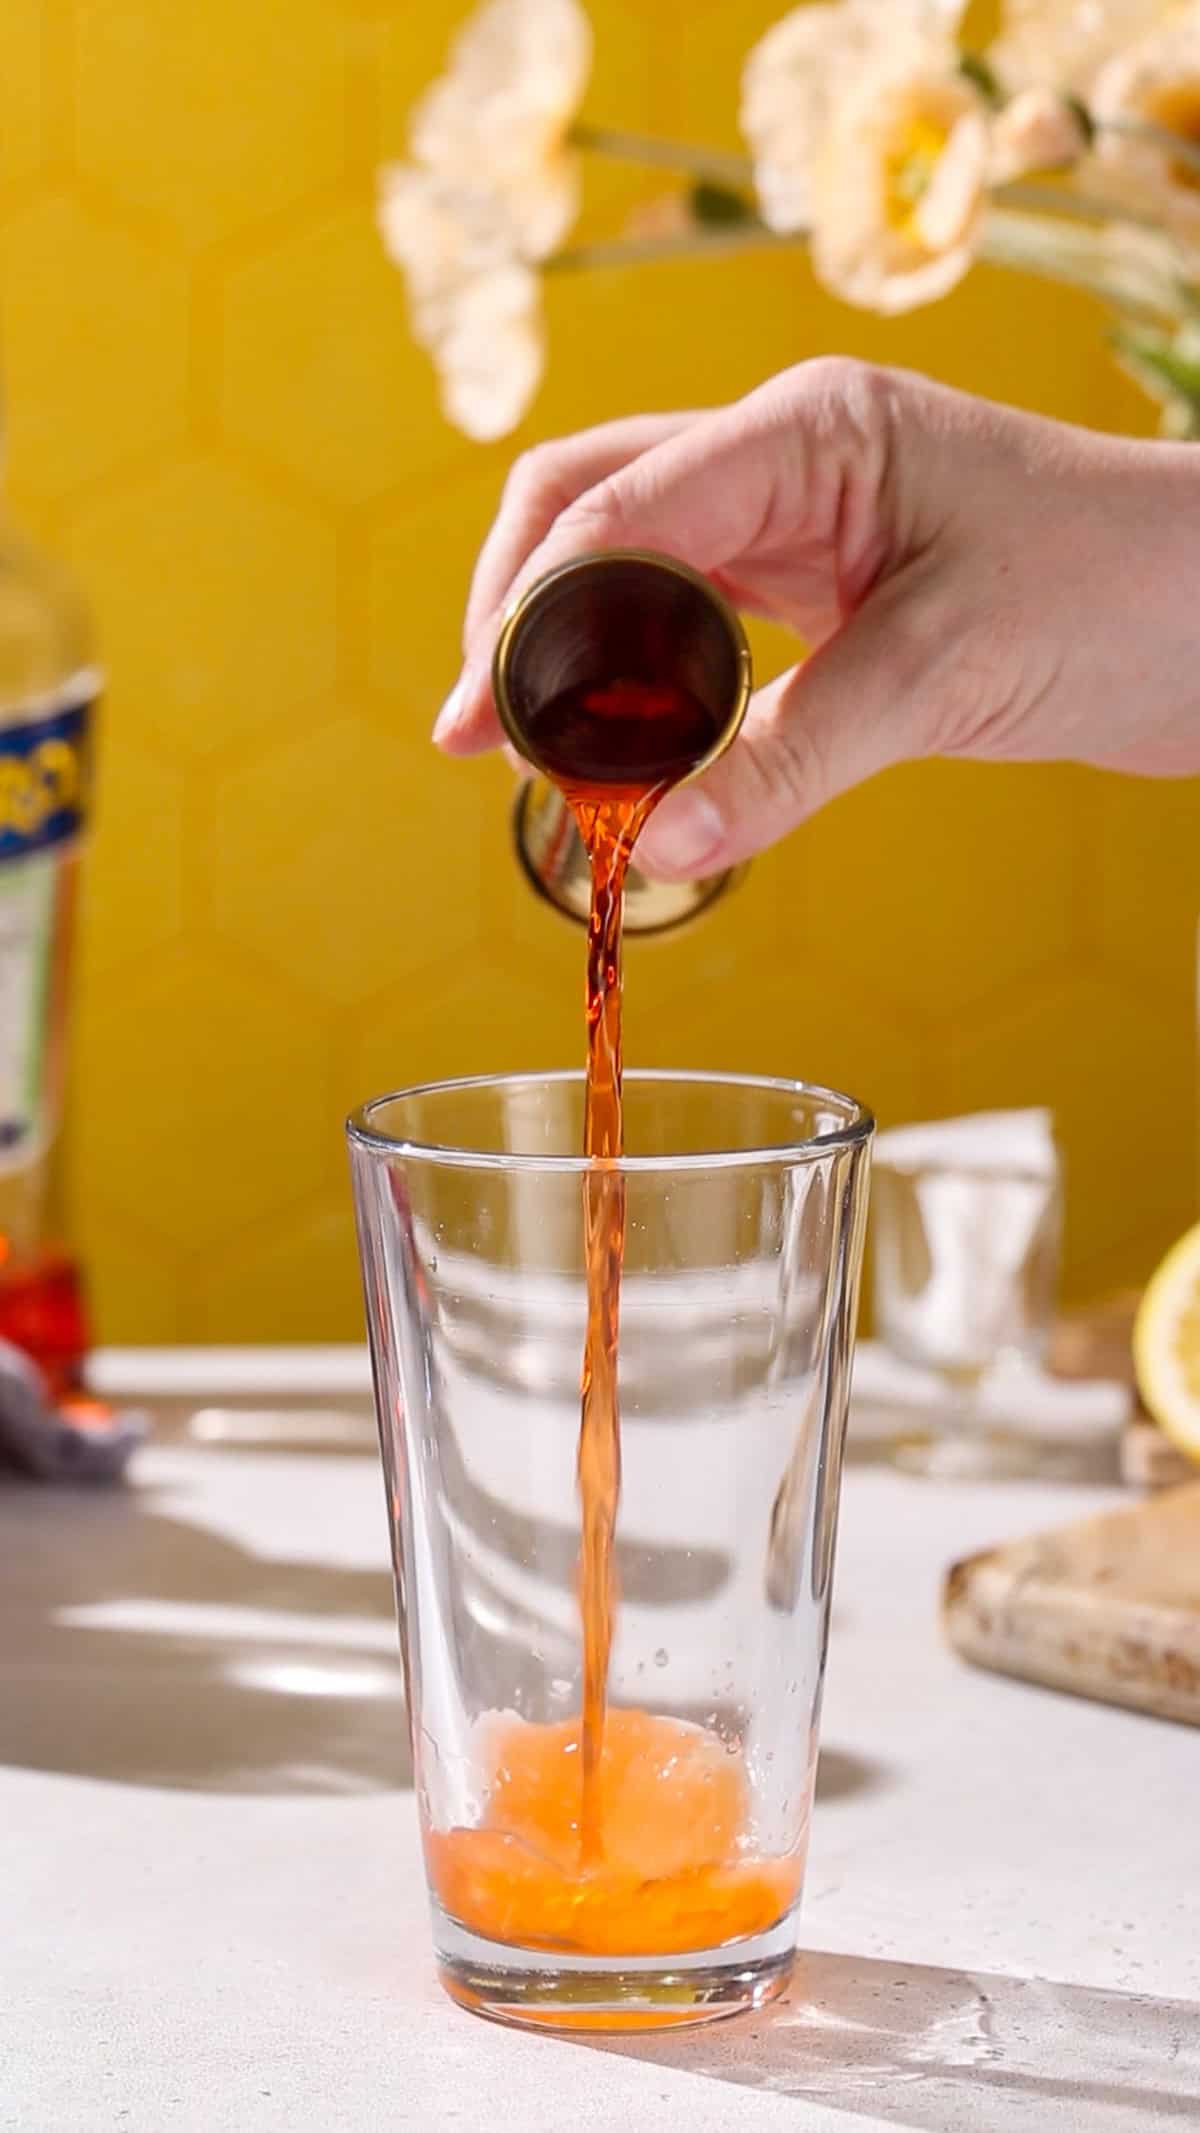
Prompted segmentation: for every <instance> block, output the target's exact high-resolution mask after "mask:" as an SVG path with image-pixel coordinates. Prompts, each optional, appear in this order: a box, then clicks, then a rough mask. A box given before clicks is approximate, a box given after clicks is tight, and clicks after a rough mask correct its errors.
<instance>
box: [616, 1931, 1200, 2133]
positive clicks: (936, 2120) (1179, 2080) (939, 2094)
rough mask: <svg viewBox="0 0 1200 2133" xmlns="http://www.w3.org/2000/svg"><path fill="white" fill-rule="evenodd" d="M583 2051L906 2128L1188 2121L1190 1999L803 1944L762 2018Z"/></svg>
mask: <svg viewBox="0 0 1200 2133" xmlns="http://www.w3.org/2000/svg"><path fill="white" fill-rule="evenodd" d="M583 2041H584V2040H582V2039H581V2040H580V2042H581V2043H583ZM585 2048H587V2049H592V2050H604V2051H610V2052H618V2053H620V2054H621V2055H622V2056H623V2057H625V2058H634V2059H640V2060H643V2061H645V2062H647V2063H649V2064H651V2065H655V2066H671V2067H679V2068H681V2069H683V2068H686V2070H687V2071H688V2072H689V2073H692V2074H701V2075H707V2076H708V2077H709V2078H710V2079H712V2080H714V2081H723V2082H729V2083H731V2084H733V2085H734V2086H736V2087H739V2088H750V2089H757V2090H760V2091H762V2092H763V2093H765V2094H769V2095H775V2096H787V2097H795V2098H797V2099H799V2098H805V2099H807V2100H809V2101H812V2102H818V2101H819V2102H820V2103H822V2104H823V2105H824V2106H825V2109H826V2110H827V2111H828V2110H838V2109H841V2110H845V2111H847V2112H858V2113H861V2114H863V2115H864V2116H867V2117H873V2118H874V2119H875V2120H876V2121H878V2122H879V2123H880V2124H881V2125H885V2126H895V2127H898V2128H908V2129H911V2133H962V2129H963V2128H964V2127H966V2126H968V2125H971V2126H984V2125H986V2127H987V2129H988V2133H1050V2129H1052V2128H1056V2127H1059V2126H1061V2127H1063V2129H1064V2133H1066V2129H1068V2128H1069V2129H1071V2133H1075V2129H1077V2128H1078V2129H1080V2133H1082V2129H1083V2128H1085V2127H1086V2128H1087V2133H1150V2129H1153V2128H1160V2127H1162V2128H1166V2127H1174V2126H1178V2127H1184V2126H1200V2009H1198V2008H1197V2007H1196V2006H1195V2005H1193V2004H1192V2003H1191V2002H1185V2001H1180V2000H1163V1999H1155V1998H1152V1997H1150V1996H1148V1995H1142V1994H1136V1993H1125V1992H1112V1991H1104V1990H1100V1989H1097V1988H1095V1987H1092V1986H1083V1985H1064V1984H1054V1983H1052V1982H1050V1981H1048V1980H1045V1979H1041V1978H1021V1977H1003V1976H993V1975H991V1974H985V1973H981V1972H978V1971H970V1972H968V1971H965V1970H950V1969H940V1968H937V1967H935V1966H933V1965H929V1964H922V1963H902V1962H890V1961H884V1960H881V1959H879V1958H877V1957H874V1956H855V1955H831V1954H823V1953H819V1952H816V1951H812V1952H806V1953H803V1954H802V1955H801V1956H800V1958H799V1960H798V1963H797V1968H796V1975H795V1979H794V1981H793V1984H792V1987H791V1990H790V1992H789V1993H788V1996H787V1997H786V1998H785V1999H784V2000H782V2001H781V2002H779V2003H778V2004H777V2005H776V2006H775V2007H773V2008H769V2009H765V2010H764V2011H763V2013H762V2014H760V2015H757V2016H753V2015H747V2016H742V2017H740V2018H738V2019H737V2020H735V2021H732V2022H729V2023H725V2024H720V2023H718V2024H714V2026H713V2027H712V2028H711V2029H707V2030H691V2031H689V2032H687V2033H686V2034H681V2033H679V2032H676V2033H675V2034H671V2033H667V2034H665V2035H662V2036H659V2037H653V2036H646V2035H639V2036H631V2037H620V2038H618V2037H611V2038H589V2039H587V2040H586V2047H585ZM1048 2069H1053V2070H1054V2071H1053V2072H1051V2071H1048Z"/></svg>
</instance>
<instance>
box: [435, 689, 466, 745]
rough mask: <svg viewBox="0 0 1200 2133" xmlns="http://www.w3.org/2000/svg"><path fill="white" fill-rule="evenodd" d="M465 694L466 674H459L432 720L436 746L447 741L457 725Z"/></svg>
mask: <svg viewBox="0 0 1200 2133" xmlns="http://www.w3.org/2000/svg"><path fill="white" fill-rule="evenodd" d="M465 696H466V676H465V675H461V676H460V677H459V679H458V680H457V681H456V682H455V684H454V687H453V688H452V689H451V691H450V694H449V696H448V697H447V698H446V701H445V703H444V704H443V705H442V708H441V710H440V711H439V712H438V715H437V718H436V719H435V720H434V726H433V739H434V745H435V746H436V747H438V748H440V747H441V746H442V745H443V743H444V742H445V741H448V740H449V738H450V735H451V734H452V733H453V731H454V729H455V727H456V726H457V724H458V722H459V719H460V718H461V717H462V708H463V700H464V698H465Z"/></svg>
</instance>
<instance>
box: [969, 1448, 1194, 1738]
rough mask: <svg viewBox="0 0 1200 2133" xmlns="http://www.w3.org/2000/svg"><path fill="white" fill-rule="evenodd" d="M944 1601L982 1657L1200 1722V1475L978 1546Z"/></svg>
mask: <svg viewBox="0 0 1200 2133" xmlns="http://www.w3.org/2000/svg"><path fill="white" fill-rule="evenodd" d="M942 1606H943V1619H944V1622H945V1627H946V1633H947V1635H948V1637H949V1639H950V1642H951V1644H952V1645H953V1647H954V1649H955V1651H956V1652H959V1653H961V1655H962V1657H963V1658H964V1659H969V1660H970V1661H971V1662H972V1663H973V1664H974V1665H976V1666H984V1667H990V1668H992V1669H993V1670H994V1671H995V1672H997V1673H1001V1674H1016V1675H1019V1676H1020V1677H1021V1678H1022V1679H1023V1680H1026V1681H1039V1682H1043V1683H1045V1684H1046V1686H1047V1687H1049V1688H1055V1689H1066V1690H1068V1691H1069V1692H1071V1693H1072V1694H1073V1695H1077V1696H1089V1697H1092V1698H1094V1699H1096V1700H1097V1701H1099V1702H1101V1703H1118V1704H1126V1705H1128V1707H1129V1708H1130V1709H1131V1710H1134V1711H1149V1712H1151V1713H1153V1714H1154V1715H1155V1716H1156V1717H1159V1718H1175V1719H1182V1720H1183V1721H1184V1722H1185V1723H1187V1724H1189V1725H1200V1482H1189V1483H1188V1484H1187V1485H1186V1486H1185V1487H1183V1488H1176V1489H1169V1490H1166V1491H1165V1492H1164V1493H1163V1494H1162V1495H1160V1496H1154V1497H1151V1498H1149V1499H1148V1500H1147V1501H1146V1502H1144V1503H1137V1504H1131V1505H1129V1506H1128V1508H1125V1509H1122V1510H1119V1511H1108V1512H1105V1513H1103V1514H1101V1515H1100V1516H1099V1517H1093V1518H1087V1519H1083V1520H1081V1521H1080V1522H1079V1523H1078V1524H1076V1525H1071V1526H1063V1527H1061V1528H1060V1529H1059V1530H1058V1531H1057V1532H1053V1533H1044V1534H1039V1535H1036V1536H1035V1537H1034V1538H1033V1539H1031V1540H1023V1541H1015V1542H1010V1543H1009V1544H1008V1545H1006V1546H1005V1547H1002V1548H992V1549H988V1550H987V1551H985V1552H984V1553H983V1554H981V1555H973V1556H968V1557H967V1559H966V1560H965V1561H964V1562H961V1563H956V1564H955V1565H954V1567H953V1569H952V1570H950V1571H949V1572H948V1574H947V1577H946V1584H945V1590H944V1593H943V1602H942Z"/></svg>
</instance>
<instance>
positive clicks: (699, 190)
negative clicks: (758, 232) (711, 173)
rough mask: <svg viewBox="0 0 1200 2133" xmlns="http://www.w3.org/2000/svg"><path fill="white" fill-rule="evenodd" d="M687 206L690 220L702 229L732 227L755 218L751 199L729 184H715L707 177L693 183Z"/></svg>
mask: <svg viewBox="0 0 1200 2133" xmlns="http://www.w3.org/2000/svg"><path fill="white" fill-rule="evenodd" d="M688 206H689V207H690V209H691V212H692V220H693V221H694V222H698V223H699V224H700V225H701V228H703V229H734V228H736V227H737V225H738V224H739V223H741V222H753V221H754V220H755V211H754V204H753V202H752V201H750V200H747V199H746V197H745V195H744V194H743V193H739V192H735V191H734V189H733V187H732V186H731V185H716V184H714V183H713V182H712V180H711V179H709V178H701V179H700V180H699V182H698V183H697V184H695V185H693V187H692V189H691V192H690V193H689V194H688Z"/></svg>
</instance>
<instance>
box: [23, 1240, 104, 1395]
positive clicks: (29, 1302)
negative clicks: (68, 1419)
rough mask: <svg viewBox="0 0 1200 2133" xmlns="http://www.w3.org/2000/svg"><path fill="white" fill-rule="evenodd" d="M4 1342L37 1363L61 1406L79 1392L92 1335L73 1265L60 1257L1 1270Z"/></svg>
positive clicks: (78, 1273) (79, 1274)
mask: <svg viewBox="0 0 1200 2133" xmlns="http://www.w3.org/2000/svg"><path fill="white" fill-rule="evenodd" d="M0 1340H3V1341H11V1342H12V1344H13V1346H14V1347H16V1348H21V1349H23V1350H24V1352H25V1354H26V1355H29V1356H32V1357H33V1360H34V1362H35V1363H37V1364H38V1366H39V1368H40V1369H41V1370H42V1371H43V1372H44V1373H45V1377H46V1381H47V1387H48V1390H49V1391H50V1393H51V1394H52V1395H53V1397H54V1398H55V1399H56V1400H63V1399H65V1398H66V1397H68V1396H69V1395H70V1394H71V1393H74V1392H78V1391H79V1389H80V1387H81V1385H82V1382H83V1363H84V1358H85V1356H86V1354H87V1351H88V1348H89V1345H90V1342H91V1329H90V1327H89V1324H88V1316H87V1304H86V1300H85V1298H84V1293H83V1279H82V1275H81V1272H80V1269H79V1266H78V1264H77V1263H76V1261H75V1260H74V1259H70V1258H67V1257H66V1255H65V1254H55V1255H54V1256H53V1257H50V1258H46V1259H43V1260H41V1261H39V1262H38V1263H37V1264H36V1265H34V1266H32V1267H21V1268H16V1267H14V1268H12V1269H11V1270H10V1269H6V1268H4V1267H3V1265H0Z"/></svg>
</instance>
